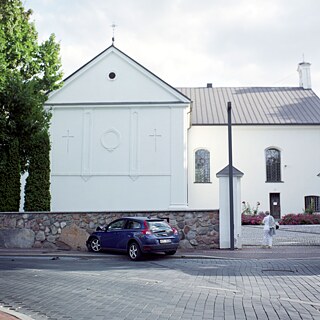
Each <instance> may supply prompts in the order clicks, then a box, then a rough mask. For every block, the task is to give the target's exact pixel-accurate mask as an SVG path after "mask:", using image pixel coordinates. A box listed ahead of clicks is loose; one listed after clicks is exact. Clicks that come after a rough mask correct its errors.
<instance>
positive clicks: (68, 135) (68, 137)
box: [62, 129, 74, 153]
mask: <svg viewBox="0 0 320 320" xmlns="http://www.w3.org/2000/svg"><path fill="white" fill-rule="evenodd" d="M62 138H66V139H67V153H69V142H70V138H74V136H71V135H70V131H69V129H68V130H67V135H66V136H62Z"/></svg>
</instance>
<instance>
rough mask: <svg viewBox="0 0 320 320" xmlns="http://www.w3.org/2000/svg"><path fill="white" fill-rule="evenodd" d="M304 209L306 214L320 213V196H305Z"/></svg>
mask: <svg viewBox="0 0 320 320" xmlns="http://www.w3.org/2000/svg"><path fill="white" fill-rule="evenodd" d="M304 208H305V212H306V213H314V212H320V197H319V196H305V197H304Z"/></svg>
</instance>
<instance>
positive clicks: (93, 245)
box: [88, 238, 101, 252]
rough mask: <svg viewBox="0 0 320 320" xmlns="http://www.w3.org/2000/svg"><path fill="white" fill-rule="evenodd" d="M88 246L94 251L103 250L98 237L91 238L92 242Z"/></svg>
mask: <svg viewBox="0 0 320 320" xmlns="http://www.w3.org/2000/svg"><path fill="white" fill-rule="evenodd" d="M88 248H89V250H90V251H94V252H99V251H101V243H100V240H99V239H98V238H93V239H91V240H90V242H89V246H88Z"/></svg>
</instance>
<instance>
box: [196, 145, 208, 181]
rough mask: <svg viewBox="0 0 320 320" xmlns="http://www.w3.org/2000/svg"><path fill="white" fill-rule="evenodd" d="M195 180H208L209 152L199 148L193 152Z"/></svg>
mask: <svg viewBox="0 0 320 320" xmlns="http://www.w3.org/2000/svg"><path fill="white" fill-rule="evenodd" d="M195 182H198V183H209V182H210V152H209V151H208V150H206V149H199V150H197V151H196V153H195Z"/></svg>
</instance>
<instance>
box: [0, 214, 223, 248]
mask: <svg viewBox="0 0 320 320" xmlns="http://www.w3.org/2000/svg"><path fill="white" fill-rule="evenodd" d="M123 216H148V217H158V218H165V219H167V220H168V221H169V223H170V224H171V225H172V226H173V227H175V228H176V229H177V230H178V231H179V234H180V239H181V241H180V247H181V248H184V249H213V248H219V212H218V211H217V210H211V211H170V212H151V213H150V212H148V213H146V212H145V213H144V212H139V213H137V212H114V213H102V212H96V213H52V212H47V213H45V212H41V213H38V212H30V213H0V247H2V248H48V249H49V248H50V249H65V250H68V249H72V250H86V245H85V242H86V240H87V238H88V236H89V234H90V233H91V232H92V231H94V230H95V229H96V228H97V227H98V226H102V225H106V224H108V223H110V222H111V221H113V220H115V219H117V218H120V217H123Z"/></svg>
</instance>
